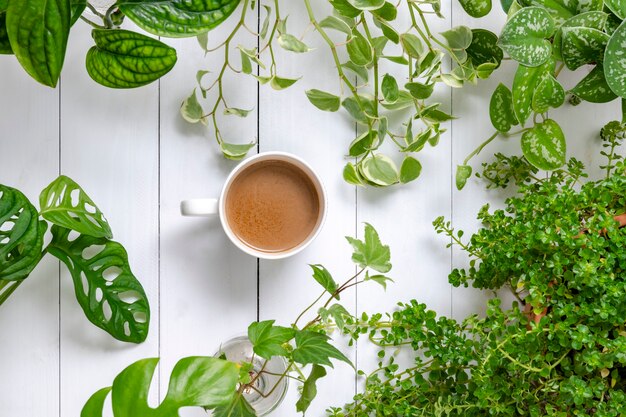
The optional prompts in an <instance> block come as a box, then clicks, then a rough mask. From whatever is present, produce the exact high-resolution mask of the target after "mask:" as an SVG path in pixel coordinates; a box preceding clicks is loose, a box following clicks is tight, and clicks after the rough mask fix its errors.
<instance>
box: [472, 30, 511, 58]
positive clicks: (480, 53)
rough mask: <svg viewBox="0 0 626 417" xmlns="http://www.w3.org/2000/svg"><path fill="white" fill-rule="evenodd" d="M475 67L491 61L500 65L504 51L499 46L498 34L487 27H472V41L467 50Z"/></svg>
mask: <svg viewBox="0 0 626 417" xmlns="http://www.w3.org/2000/svg"><path fill="white" fill-rule="evenodd" d="M465 52H467V56H468V57H469V58H470V59H471V60H472V64H474V66H475V67H478V66H479V65H483V64H487V63H491V64H496V67H498V66H500V62H502V58H503V57H504V52H503V51H502V49H501V48H500V47H499V46H498V36H497V35H496V34H495V33H493V32H490V31H488V30H486V29H472V43H471V44H470V46H468V47H467V49H466V50H465Z"/></svg>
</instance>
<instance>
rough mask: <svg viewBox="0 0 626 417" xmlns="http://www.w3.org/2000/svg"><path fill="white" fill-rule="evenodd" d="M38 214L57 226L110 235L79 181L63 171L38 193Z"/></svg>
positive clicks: (85, 233) (93, 234)
mask: <svg viewBox="0 0 626 417" xmlns="http://www.w3.org/2000/svg"><path fill="white" fill-rule="evenodd" d="M39 206H40V207H41V216H42V217H43V218H44V219H46V220H48V221H49V222H52V223H54V224H56V225H58V226H61V227H65V228H68V229H72V230H76V231H77V232H79V233H82V234H84V235H89V236H93V237H106V238H107V239H110V238H112V237H113V233H111V228H110V227H109V223H108V222H107V220H106V219H105V218H104V215H103V214H102V212H101V211H100V209H98V207H96V204H95V203H94V202H93V200H91V198H89V196H88V195H87V194H86V193H85V192H84V191H83V189H82V188H81V187H80V185H78V184H76V183H75V182H74V180H72V179H71V178H69V177H66V176H65V175H61V176H60V177H58V178H57V179H56V180H54V181H52V183H50V185H48V186H47V187H46V188H45V189H44V190H43V191H42V192H41V194H40V195H39Z"/></svg>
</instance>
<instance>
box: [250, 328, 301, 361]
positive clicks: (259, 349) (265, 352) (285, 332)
mask: <svg viewBox="0 0 626 417" xmlns="http://www.w3.org/2000/svg"><path fill="white" fill-rule="evenodd" d="M274 321H275V320H266V321H260V322H255V323H252V324H251V325H250V326H249V327H248V339H250V342H251V343H252V348H253V350H254V353H256V354H257V355H259V356H260V357H262V358H265V359H271V358H272V356H285V355H286V354H287V350H286V349H285V348H284V347H283V346H282V345H283V344H284V343H287V342H288V341H290V340H291V339H293V337H294V336H295V330H294V329H292V328H289V327H281V326H274Z"/></svg>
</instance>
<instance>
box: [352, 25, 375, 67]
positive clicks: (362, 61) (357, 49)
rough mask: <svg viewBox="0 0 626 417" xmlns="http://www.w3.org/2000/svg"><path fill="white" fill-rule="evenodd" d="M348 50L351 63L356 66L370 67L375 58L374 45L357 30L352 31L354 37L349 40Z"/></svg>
mask: <svg viewBox="0 0 626 417" xmlns="http://www.w3.org/2000/svg"><path fill="white" fill-rule="evenodd" d="M346 48H347V49H348V56H349V57H350V61H352V62H353V63H354V64H355V65H359V66H365V65H368V64H369V63H370V62H372V59H373V58H374V51H373V49H372V45H371V44H370V43H369V41H368V40H367V39H366V38H365V36H363V35H361V33H360V32H359V31H358V30H356V29H355V30H353V31H352V37H351V38H348V44H347V45H346Z"/></svg>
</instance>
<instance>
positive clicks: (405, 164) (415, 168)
mask: <svg viewBox="0 0 626 417" xmlns="http://www.w3.org/2000/svg"><path fill="white" fill-rule="evenodd" d="M421 173H422V164H420V161H418V160H417V159H415V158H413V157H412V156H406V157H405V158H404V160H403V161H402V165H401V166H400V182H401V183H402V184H406V183H409V182H411V181H413V180H416V179H417V178H418V177H419V176H420V174H421Z"/></svg>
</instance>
